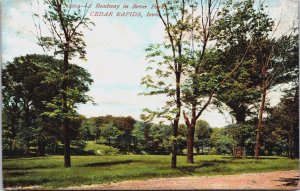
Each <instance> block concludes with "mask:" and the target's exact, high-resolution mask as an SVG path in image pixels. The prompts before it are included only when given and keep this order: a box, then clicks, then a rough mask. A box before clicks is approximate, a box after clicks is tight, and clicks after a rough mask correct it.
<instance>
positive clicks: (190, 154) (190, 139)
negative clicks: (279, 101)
mask: <svg viewBox="0 0 300 191" xmlns="http://www.w3.org/2000/svg"><path fill="white" fill-rule="evenodd" d="M184 118H185V124H186V126H187V128H188V134H187V162H188V163H194V144H195V139H194V137H195V127H196V121H197V119H196V104H193V105H192V120H191V122H189V120H188V118H187V117H186V116H185V114H184Z"/></svg>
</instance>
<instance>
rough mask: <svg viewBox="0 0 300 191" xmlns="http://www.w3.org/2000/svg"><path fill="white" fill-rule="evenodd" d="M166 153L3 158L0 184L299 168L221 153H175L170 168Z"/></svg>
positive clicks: (92, 181)
mask: <svg viewBox="0 0 300 191" xmlns="http://www.w3.org/2000/svg"><path fill="white" fill-rule="evenodd" d="M170 159H171V157H170V156H161V155H116V156H72V167H71V168H64V167H63V156H49V157H39V158H4V159H3V176H4V187H10V186H32V185H40V186H43V187H45V188H50V189H51V188H57V187H67V186H79V185H86V184H101V183H107V182H117V181H122V180H132V179H147V178H159V177H178V176H207V175H217V174H239V173H250V172H267V171H276V170H296V169H299V160H291V159H287V158H282V157H265V158H263V157H262V158H261V159H260V160H258V161H256V160H254V159H251V158H248V159H233V158H231V157H225V156H212V155H210V156H209V155H205V156H195V164H187V163H186V162H185V161H186V157H185V156H179V157H178V168H177V169H171V168H170Z"/></svg>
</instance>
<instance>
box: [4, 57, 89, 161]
mask: <svg viewBox="0 0 300 191" xmlns="http://www.w3.org/2000/svg"><path fill="white" fill-rule="evenodd" d="M62 67H63V61H62V60H57V59H54V58H53V57H51V56H45V55H26V56H20V57H17V58H15V59H14V60H13V62H8V63H6V64H5V65H4V68H3V70H2V72H3V77H2V79H3V87H4V88H3V98H4V108H3V111H4V114H5V116H6V117H5V118H6V123H5V124H6V126H5V129H6V130H7V131H6V132H10V133H9V134H11V144H12V146H11V147H14V142H15V137H16V136H17V135H18V138H19V139H20V140H24V143H25V145H26V146H27V150H28V151H29V148H30V146H31V145H32V144H36V145H37V147H38V155H44V154H45V144H46V143H47V141H50V140H49V139H50V137H57V138H56V139H59V140H60V138H59V136H58V135H60V134H61V132H60V128H58V127H59V124H60V121H61V118H60V117H58V116H59V115H60V114H59V113H55V112H54V111H53V100H57V98H58V97H57V96H58V95H59V94H60V92H59V89H60V87H61V84H62V79H61V78H59V75H60V72H61V69H62ZM69 72H70V74H71V75H72V77H70V81H71V82H72V83H71V85H70V86H69V88H70V90H73V91H77V90H78V92H80V93H77V94H72V97H71V98H72V100H73V101H74V102H75V103H85V102H86V101H87V100H89V97H88V96H86V95H85V93H86V92H87V91H88V90H89V85H90V84H91V83H92V79H91V78H90V74H89V73H88V72H87V71H86V70H84V69H83V68H81V67H79V66H76V65H73V64H70V70H69ZM74 74H77V76H76V75H74ZM54 76H56V77H54ZM12 117H16V118H12ZM71 122H72V121H71ZM21 127H22V128H21ZM55 134H58V135H55Z"/></svg>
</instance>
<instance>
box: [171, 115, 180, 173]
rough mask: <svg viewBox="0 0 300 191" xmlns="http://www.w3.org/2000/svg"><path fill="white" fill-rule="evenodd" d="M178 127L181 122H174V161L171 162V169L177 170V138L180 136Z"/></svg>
mask: <svg viewBox="0 0 300 191" xmlns="http://www.w3.org/2000/svg"><path fill="white" fill-rule="evenodd" d="M178 125H179V120H176V119H175V120H174V125H173V135H174V138H175V140H174V142H173V146H172V161H171V167H172V168H176V167H177V148H178V145H177V140H176V138H177V136H178Z"/></svg>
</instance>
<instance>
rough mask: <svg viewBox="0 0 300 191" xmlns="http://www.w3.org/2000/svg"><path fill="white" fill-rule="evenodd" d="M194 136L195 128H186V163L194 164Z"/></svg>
mask: <svg viewBox="0 0 300 191" xmlns="http://www.w3.org/2000/svg"><path fill="white" fill-rule="evenodd" d="M194 134H195V126H191V127H190V128H188V137H187V162H188V163H194V153H193V150H194Z"/></svg>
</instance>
